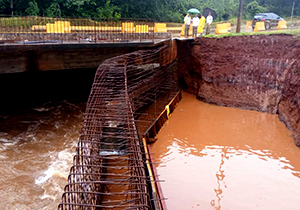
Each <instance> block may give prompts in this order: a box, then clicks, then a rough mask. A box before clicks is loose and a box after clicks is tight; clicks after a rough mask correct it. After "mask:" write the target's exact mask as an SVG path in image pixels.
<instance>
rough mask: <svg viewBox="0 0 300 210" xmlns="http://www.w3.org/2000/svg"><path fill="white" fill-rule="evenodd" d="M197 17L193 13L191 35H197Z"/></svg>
mask: <svg viewBox="0 0 300 210" xmlns="http://www.w3.org/2000/svg"><path fill="white" fill-rule="evenodd" d="M199 20H200V19H199V18H198V16H197V14H195V17H193V20H192V22H193V37H197V31H198V26H199Z"/></svg>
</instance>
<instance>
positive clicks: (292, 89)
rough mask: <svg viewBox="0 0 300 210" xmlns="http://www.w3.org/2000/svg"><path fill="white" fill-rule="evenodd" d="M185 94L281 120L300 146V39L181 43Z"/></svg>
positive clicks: (180, 68) (262, 37)
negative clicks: (256, 111) (266, 114)
mask: <svg viewBox="0 0 300 210" xmlns="http://www.w3.org/2000/svg"><path fill="white" fill-rule="evenodd" d="M177 44H178V63H179V66H178V73H179V78H180V83H181V85H182V86H183V88H186V89H187V90H188V91H189V92H191V93H194V94H196V95H197V97H198V98H199V99H201V100H204V101H206V102H209V103H214V104H217V105H222V106H230V107H238V108H243V109H251V110H258V111H263V112H268V113H272V114H279V116H280V119H281V120H282V121H283V122H284V123H286V125H287V126H288V128H289V129H291V130H292V131H294V138H295V142H296V144H297V145H298V146H300V111H299V109H300V79H299V78H300V39H299V38H294V37H293V36H290V35H269V36H265V35H260V36H247V37H226V38H220V39H214V38H203V37H201V38H198V39H196V40H194V41H193V40H184V41H183V40H182V41H178V43H177Z"/></svg>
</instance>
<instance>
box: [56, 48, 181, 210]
mask: <svg viewBox="0 0 300 210" xmlns="http://www.w3.org/2000/svg"><path fill="white" fill-rule="evenodd" d="M173 63H174V62H172V52H171V49H170V47H169V46H163V47H159V48H157V49H152V50H141V51H137V52H134V53H130V54H125V55H122V56H118V57H114V58H111V59H108V60H106V61H105V62H104V63H102V64H101V65H100V66H99V68H98V70H97V73H96V75H95V79H94V83H93V86H92V89H91V92H90V96H89V99H88V102H87V108H86V111H85V116H84V121H83V126H82V131H81V134H80V138H79V142H78V146H77V154H76V155H75V156H74V160H73V166H72V167H71V169H70V174H69V177H68V184H67V185H66V186H65V192H64V193H63V195H62V202H61V204H60V205H59V206H58V209H60V210H65V209H68V210H71V209H157V207H155V208H154V206H157V205H156V204H153V200H154V198H152V197H151V195H152V194H151V187H149V186H151V185H150V184H149V182H150V177H149V173H148V171H147V167H146V164H145V151H144V147H143V142H142V141H141V139H140V137H139V131H138V129H137V126H136V122H137V121H138V118H139V117H140V116H141V115H143V114H144V113H143V110H145V109H146V108H147V107H149V106H150V105H151V104H153V103H156V102H157V101H158V100H159V99H160V98H163V97H164V96H166V95H168V94H170V92H176V91H177V90H178V85H177V82H176V81H177V80H176V74H175V68H174V64H173ZM149 122H151V119H150V120H149ZM149 124H150V123H149ZM146 127H147V126H145V128H141V129H144V130H145V129H146ZM140 132H142V130H141V131H140ZM155 199H156V198H155Z"/></svg>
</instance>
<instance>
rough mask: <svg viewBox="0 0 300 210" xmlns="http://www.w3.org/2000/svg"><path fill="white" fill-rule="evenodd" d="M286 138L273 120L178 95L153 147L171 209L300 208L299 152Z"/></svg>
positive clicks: (287, 134)
mask: <svg viewBox="0 0 300 210" xmlns="http://www.w3.org/2000/svg"><path fill="white" fill-rule="evenodd" d="M291 135H292V133H291V132H290V131H289V130H288V129H287V128H286V127H285V125H284V124H283V123H282V122H280V121H279V119H278V116H277V115H270V114H266V113H259V112H256V111H249V110H240V109H234V108H228V107H218V106H214V105H210V104H206V103H203V102H200V101H198V100H197V99H196V98H195V96H193V95H190V94H187V93H183V99H182V101H181V102H180V103H179V105H178V107H177V108H176V110H175V111H174V113H173V114H172V115H171V116H170V119H169V121H168V122H167V123H166V124H165V125H164V127H163V128H162V129H161V131H160V132H159V134H158V136H157V139H158V140H157V141H156V142H155V143H154V144H152V146H151V152H152V153H154V155H153V156H154V158H155V159H154V161H155V162H160V164H158V165H157V172H158V174H159V175H160V176H159V178H160V179H161V180H164V182H162V183H161V186H162V191H163V194H164V197H166V198H167V200H166V205H167V207H168V209H171V210H186V209H205V210H206V209H222V210H225V209H230V210H233V209H234V210H240V209H243V210H253V209H261V210H265V209H271V210H277V209H278V210H282V209H289V210H290V209H299V204H300V159H299V157H300V148H298V147H296V146H295V144H294V140H293V138H292V137H291Z"/></svg>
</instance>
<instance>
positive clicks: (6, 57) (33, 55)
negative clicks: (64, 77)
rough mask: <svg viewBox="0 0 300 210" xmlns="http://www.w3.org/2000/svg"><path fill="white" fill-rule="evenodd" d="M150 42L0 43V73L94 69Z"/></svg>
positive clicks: (149, 44) (148, 44)
mask: <svg viewBox="0 0 300 210" xmlns="http://www.w3.org/2000/svg"><path fill="white" fill-rule="evenodd" d="M152 45H153V43H151V42H145V43H110V44H103V43H102V44H101V43H82V44H36V45H3V46H0V74H3V73H17V72H28V71H49V70H65V69H87V68H97V67H98V66H99V65H100V64H101V63H102V62H103V61H104V60H105V59H107V58H111V57H114V56H117V55H121V54H124V53H129V52H133V51H135V50H137V49H140V48H143V47H147V46H152Z"/></svg>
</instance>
